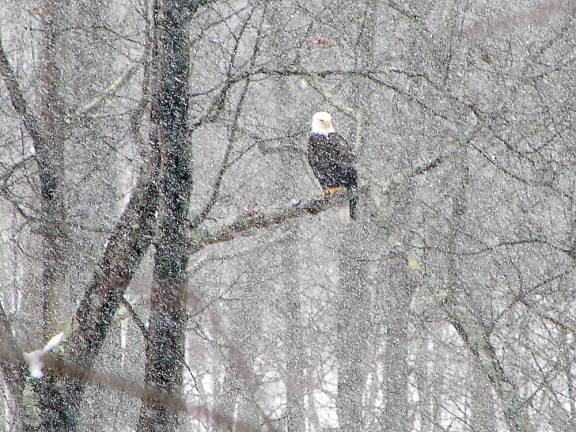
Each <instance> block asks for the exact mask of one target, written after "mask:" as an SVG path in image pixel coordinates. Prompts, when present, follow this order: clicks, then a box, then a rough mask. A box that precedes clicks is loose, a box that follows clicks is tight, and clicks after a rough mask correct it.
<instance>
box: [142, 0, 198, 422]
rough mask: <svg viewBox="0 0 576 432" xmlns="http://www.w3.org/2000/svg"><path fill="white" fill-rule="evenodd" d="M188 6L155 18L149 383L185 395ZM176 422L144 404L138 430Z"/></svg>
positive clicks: (175, 3) (170, 7)
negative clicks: (155, 192)
mask: <svg viewBox="0 0 576 432" xmlns="http://www.w3.org/2000/svg"><path fill="white" fill-rule="evenodd" d="M188 3H189V2H188V1H184V0H165V1H159V2H158V9H157V14H156V16H155V17H154V18H155V25H156V30H157V38H158V39H157V44H158V49H157V51H156V52H157V55H158V58H157V59H153V62H154V63H155V64H158V65H160V67H159V70H158V75H157V79H158V80H159V81H158V85H157V88H156V91H155V94H154V95H153V97H152V109H153V110H154V113H153V116H152V122H153V124H154V127H156V128H157V130H158V134H159V138H160V151H161V158H162V165H161V183H160V205H159V213H158V225H159V226H158V238H157V240H156V243H155V247H156V252H155V255H154V285H153V289H152V296H151V300H150V321H149V332H148V336H147V346H146V371H145V383H146V385H148V386H151V387H153V388H157V389H158V390H159V391H160V392H179V391H180V390H181V385H182V371H183V364H184V330H185V323H186V314H185V304H184V296H185V290H186V285H187V277H188V275H187V269H186V267H187V264H188V257H189V252H188V250H187V240H186V230H185V228H186V217H187V213H188V207H189V202H190V193H191V188H192V180H191V173H190V162H191V154H190V145H189V140H188V138H187V137H188V126H187V117H188V69H189V56H188V50H189V46H188V41H189V35H188V29H187V26H186V22H185V20H184V15H185V14H184V13H185V10H186V8H187V5H188ZM177 423H178V418H177V415H176V413H174V412H171V410H170V409H169V408H168V407H166V406H164V405H162V404H161V403H160V402H159V401H158V400H155V399H152V398H147V399H145V400H144V401H143V404H142V409H141V411H140V419H139V422H138V430H139V431H157V430H162V431H173V430H175V429H176V427H177Z"/></svg>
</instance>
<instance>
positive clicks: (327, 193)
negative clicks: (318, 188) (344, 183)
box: [320, 186, 342, 198]
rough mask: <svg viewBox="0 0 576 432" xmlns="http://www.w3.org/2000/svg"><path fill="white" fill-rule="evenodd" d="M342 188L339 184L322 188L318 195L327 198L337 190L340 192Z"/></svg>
mask: <svg viewBox="0 0 576 432" xmlns="http://www.w3.org/2000/svg"><path fill="white" fill-rule="evenodd" d="M341 190H342V188H341V187H340V186H336V187H330V188H327V189H324V190H323V191H322V192H321V193H320V196H321V197H322V198H328V197H329V196H331V195H334V194H335V193H337V192H340V191H341Z"/></svg>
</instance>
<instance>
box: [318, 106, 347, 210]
mask: <svg viewBox="0 0 576 432" xmlns="http://www.w3.org/2000/svg"><path fill="white" fill-rule="evenodd" d="M308 162H309V163H310V166H311V167H312V171H313V172H314V175H315V176H316V178H318V181H319V182H320V186H322V189H323V191H322V196H326V195H330V194H333V193H335V192H337V191H340V190H342V188H346V189H347V190H349V192H350V210H349V211H350V217H351V218H352V219H356V205H357V203H358V198H357V194H356V180H357V173H356V166H355V155H354V152H353V151H352V148H351V147H350V145H348V143H347V142H346V140H345V139H344V138H342V137H341V136H340V135H338V134H337V133H336V131H335V130H334V125H333V124H332V116H331V115H330V114H329V113H327V112H317V113H316V114H314V115H313V116H312V132H311V134H310V138H309V140H308Z"/></svg>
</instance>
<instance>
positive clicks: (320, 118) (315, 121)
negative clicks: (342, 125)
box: [312, 111, 336, 135]
mask: <svg viewBox="0 0 576 432" xmlns="http://www.w3.org/2000/svg"><path fill="white" fill-rule="evenodd" d="M334 132H336V131H335V130H334V125H333V124H332V116H331V115H330V113H327V112H324V111H322V112H317V113H315V114H314V115H313V116H312V133H317V134H322V135H328V134H329V133H334Z"/></svg>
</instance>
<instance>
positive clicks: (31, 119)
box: [0, 36, 44, 151]
mask: <svg viewBox="0 0 576 432" xmlns="http://www.w3.org/2000/svg"><path fill="white" fill-rule="evenodd" d="M0 76H1V77H2V79H3V80H4V83H5V84H6V88H7V89H8V94H9V95H10V100H11V101H12V106H13V107H14V110H15V111H16V112H17V113H18V114H19V115H20V116H21V117H22V121H23V122H24V127H25V128H26V130H27V131H28V133H29V134H30V136H31V137H32V141H33V142H34V147H35V148H36V150H37V151H38V150H39V149H41V148H43V146H44V137H43V134H42V128H41V126H40V122H39V120H38V118H37V117H36V116H35V115H34V114H33V113H32V112H31V111H30V110H29V109H28V105H27V104H26V101H25V100H24V96H23V95H22V91H21V90H20V85H19V84H18V81H17V80H16V75H15V74H14V70H13V69H12V66H11V65H10V62H9V61H8V58H7V57H6V52H5V51H4V47H3V45H2V38H1V36H0Z"/></svg>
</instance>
